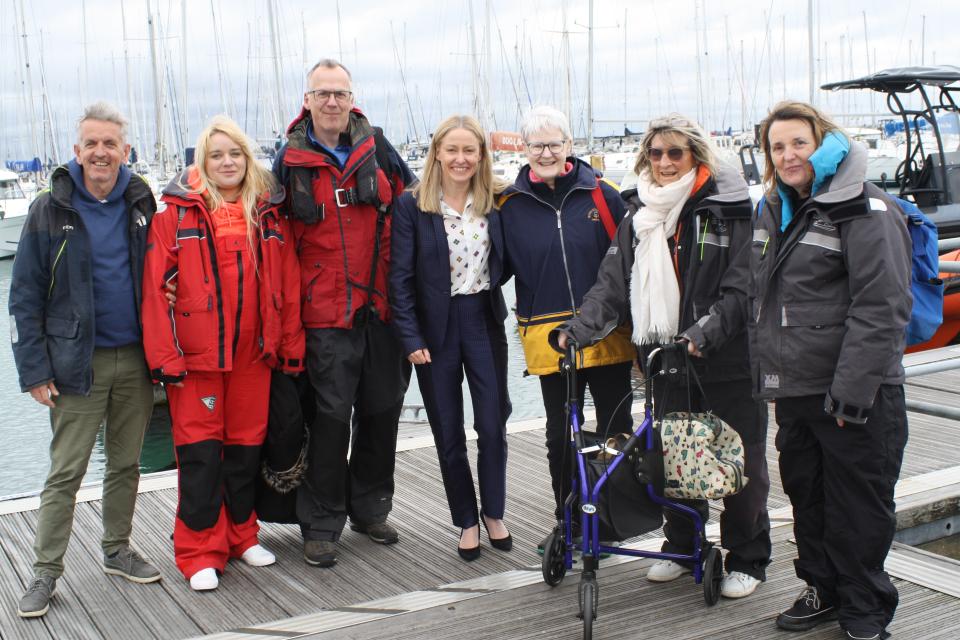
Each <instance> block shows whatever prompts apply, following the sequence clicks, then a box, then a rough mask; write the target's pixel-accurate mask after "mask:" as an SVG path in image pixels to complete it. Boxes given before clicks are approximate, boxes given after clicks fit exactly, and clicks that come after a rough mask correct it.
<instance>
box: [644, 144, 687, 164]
mask: <svg viewBox="0 0 960 640" xmlns="http://www.w3.org/2000/svg"><path fill="white" fill-rule="evenodd" d="M686 150H687V147H670V148H669V149H667V150H666V151H664V150H663V149H657V148H656V147H650V148H649V149H647V155H648V156H650V159H651V160H652V161H654V162H660V159H661V158H663V154H664V153H666V154H667V157H668V158H670V160H672V161H673V162H680V161H681V160H682V159H683V154H684V153H685V152H686Z"/></svg>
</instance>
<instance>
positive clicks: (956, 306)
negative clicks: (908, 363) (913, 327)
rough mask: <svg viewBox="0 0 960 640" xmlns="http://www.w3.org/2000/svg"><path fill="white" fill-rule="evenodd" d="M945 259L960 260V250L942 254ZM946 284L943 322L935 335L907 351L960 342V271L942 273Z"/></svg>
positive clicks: (935, 347)
mask: <svg viewBox="0 0 960 640" xmlns="http://www.w3.org/2000/svg"><path fill="white" fill-rule="evenodd" d="M940 259H941V260H945V261H953V262H957V261H960V250H957V251H951V252H950V253H945V254H943V255H941V256H940ZM940 278H941V279H942V280H943V282H944V284H945V285H946V286H945V290H944V296H943V324H942V325H940V328H939V329H937V332H936V333H935V334H933V337H932V338H930V339H929V340H927V341H926V342H923V343H921V344H915V345H913V346H912V347H910V348H908V349H907V353H913V352H915V351H924V350H926V349H937V348H940V347H946V346H948V345H950V344H955V343H957V342H960V273H941V274H940Z"/></svg>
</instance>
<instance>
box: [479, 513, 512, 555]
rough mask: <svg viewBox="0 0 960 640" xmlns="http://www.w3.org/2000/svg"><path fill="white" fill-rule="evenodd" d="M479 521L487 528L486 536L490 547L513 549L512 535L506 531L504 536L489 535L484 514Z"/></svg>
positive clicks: (501, 549) (504, 549) (505, 549)
mask: <svg viewBox="0 0 960 640" xmlns="http://www.w3.org/2000/svg"><path fill="white" fill-rule="evenodd" d="M480 521H481V522H483V528H484V529H486V530H487V538H488V539H489V540H490V546H491V547H493V548H494V549H498V550H500V551H510V550H511V549H513V536H511V535H510V534H509V533H508V534H507V537H506V538H494V537H493V536H491V535H490V528H489V527H487V520H486V516H481V518H480Z"/></svg>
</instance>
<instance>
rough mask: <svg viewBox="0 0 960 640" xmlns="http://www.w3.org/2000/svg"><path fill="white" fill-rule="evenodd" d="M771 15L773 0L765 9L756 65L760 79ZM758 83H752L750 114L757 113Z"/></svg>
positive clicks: (768, 62) (768, 61)
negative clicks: (758, 59)
mask: <svg viewBox="0 0 960 640" xmlns="http://www.w3.org/2000/svg"><path fill="white" fill-rule="evenodd" d="M772 15H773V0H770V7H769V8H768V9H767V23H766V27H765V29H764V33H763V45H762V46H761V47H760V62H759V63H758V64H757V77H758V78H759V77H760V69H761V67H763V60H764V57H765V53H764V52H765V51H766V50H767V39H768V38H769V37H770V17H771V16H772ZM771 62H772V61H771V60H767V64H768V65H769V64H771ZM759 85H760V83H759V82H755V83H753V93H752V95H751V96H750V113H751V114H755V113H756V112H757V89H758V88H759Z"/></svg>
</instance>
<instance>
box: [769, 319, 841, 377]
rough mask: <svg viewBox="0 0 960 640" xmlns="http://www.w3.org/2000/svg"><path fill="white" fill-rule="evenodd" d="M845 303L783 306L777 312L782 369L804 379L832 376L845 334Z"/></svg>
mask: <svg viewBox="0 0 960 640" xmlns="http://www.w3.org/2000/svg"><path fill="white" fill-rule="evenodd" d="M848 309H849V305H848V304H846V303H840V304H837V303H834V304H830V303H819V302H815V303H800V304H785V305H783V307H781V309H780V327H781V332H782V335H781V337H782V340H781V343H780V348H781V352H782V356H783V369H784V371H787V372H792V375H793V376H797V377H804V378H820V377H832V376H833V371H834V369H835V368H836V364H837V359H838V357H839V354H840V346H841V344H842V343H843V336H844V334H845V333H846V330H847V328H846V325H845V324H844V323H845V322H846V319H847V311H848Z"/></svg>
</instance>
